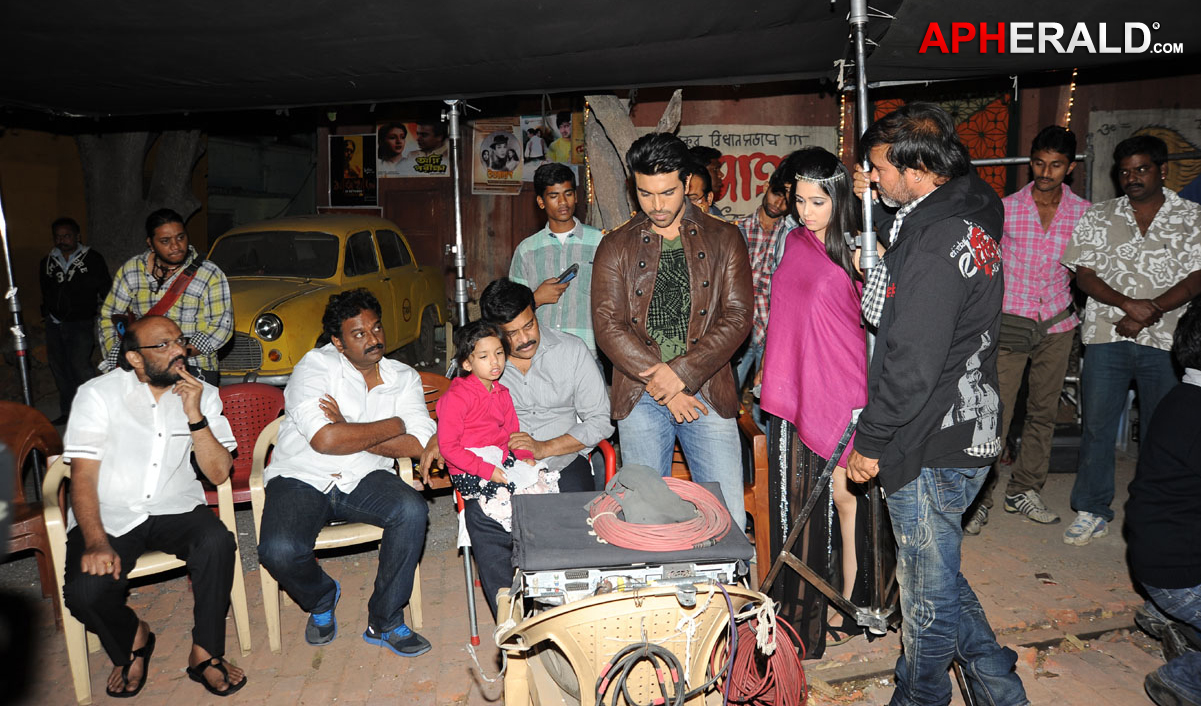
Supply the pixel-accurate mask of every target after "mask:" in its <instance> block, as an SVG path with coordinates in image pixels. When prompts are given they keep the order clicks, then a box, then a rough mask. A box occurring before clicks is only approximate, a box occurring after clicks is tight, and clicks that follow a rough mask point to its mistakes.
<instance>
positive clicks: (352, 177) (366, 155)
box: [329, 135, 376, 206]
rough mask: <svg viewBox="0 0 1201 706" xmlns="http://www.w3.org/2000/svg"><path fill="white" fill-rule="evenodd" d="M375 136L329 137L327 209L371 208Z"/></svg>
mask: <svg viewBox="0 0 1201 706" xmlns="http://www.w3.org/2000/svg"><path fill="white" fill-rule="evenodd" d="M374 154H375V135H330V136H329V205H330V206H374V205H375V204H376V195H375V186H376V184H375V160H374V159H372V156H373V155H374Z"/></svg>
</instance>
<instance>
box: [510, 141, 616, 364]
mask: <svg viewBox="0 0 1201 706" xmlns="http://www.w3.org/2000/svg"><path fill="white" fill-rule="evenodd" d="M534 193H535V194H536V196H535V198H536V199H537V201H538V208H541V209H542V210H544V211H546V217H547V224H546V227H545V228H543V229H542V230H540V231H538V232H537V233H534V234H533V235H531V236H530V237H528V238H526V239H525V240H523V241H521V243H520V244H519V245H518V246H517V250H516V251H515V252H514V253H513V262H512V264H511V265H510V266H509V279H511V280H513V281H514V282H518V283H520V284H524V285H525V286H527V287H529V288H530V289H532V290H534V304H535V306H536V307H537V310H538V324H539V325H540V326H542V327H544V328H547V329H554V330H555V331H558V332H560V333H570V334H572V335H574V336H579V337H580V338H582V339H583V340H584V343H585V344H586V345H587V346H588V350H589V351H591V352H592V355H594V356H595V355H596V339H595V338H594V337H593V335H592V296H591V295H592V258H593V256H594V255H595V253H596V247H597V246H598V245H600V241H601V237H602V233H601V232H600V231H599V230H597V229H596V228H593V227H592V226H587V225H584V224H583V223H581V222H580V221H579V219H577V218H576V217H575V207H576V181H575V172H574V171H572V169H571V167H568V166H566V165H563V164H557V163H550V164H544V165H542V166H541V167H538V171H536V172H534Z"/></svg>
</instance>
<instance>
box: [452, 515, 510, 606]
mask: <svg viewBox="0 0 1201 706" xmlns="http://www.w3.org/2000/svg"><path fill="white" fill-rule="evenodd" d="M463 520H464V521H465V522H466V524H467V534H468V535H469V536H470V537H471V553H472V554H474V555H475V568H476V572H477V573H478V574H479V579H480V586H481V587H483V589H484V599H485V600H487V601H488V610H490V611H492V619H493V620H496V592H497V591H499V590H500V589H502V588H508V587H509V586H510V585H512V583H513V535H511V534H509V533H508V532H506V531H505V528H504V525H502V524H500V523H499V522H497V521H496V520H494V519H492V518H491V517H488V516H487V515H485V514H484V509H483V508H481V507H480V501H479V500H468V501H466V502H464V503H463Z"/></svg>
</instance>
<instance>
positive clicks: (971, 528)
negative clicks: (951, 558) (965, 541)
mask: <svg viewBox="0 0 1201 706" xmlns="http://www.w3.org/2000/svg"><path fill="white" fill-rule="evenodd" d="M987 524H988V508H986V507H984V505H983V504H981V505H980V506H979V507H977V508H976V511H975V512H974V513H972V519H970V520H968V521H967V524H966V525H964V526H963V533H964V534H970V535H973V536H975V535H977V534H980V530H982V529H984V525H987Z"/></svg>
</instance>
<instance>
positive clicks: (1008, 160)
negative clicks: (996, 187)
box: [972, 154, 1088, 167]
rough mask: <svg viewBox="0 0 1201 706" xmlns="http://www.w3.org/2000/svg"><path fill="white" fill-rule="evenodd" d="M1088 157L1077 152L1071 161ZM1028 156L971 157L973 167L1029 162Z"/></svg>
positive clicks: (1081, 160)
mask: <svg viewBox="0 0 1201 706" xmlns="http://www.w3.org/2000/svg"><path fill="white" fill-rule="evenodd" d="M1087 159H1088V155H1087V154H1078V155H1076V157H1075V158H1074V160H1073V161H1076V162H1083V161H1085V160H1087ZM1029 162H1030V158H1029V157H986V158H983V159H973V160H972V166H973V167H1002V166H1007V165H1010V164H1029Z"/></svg>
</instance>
